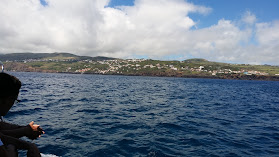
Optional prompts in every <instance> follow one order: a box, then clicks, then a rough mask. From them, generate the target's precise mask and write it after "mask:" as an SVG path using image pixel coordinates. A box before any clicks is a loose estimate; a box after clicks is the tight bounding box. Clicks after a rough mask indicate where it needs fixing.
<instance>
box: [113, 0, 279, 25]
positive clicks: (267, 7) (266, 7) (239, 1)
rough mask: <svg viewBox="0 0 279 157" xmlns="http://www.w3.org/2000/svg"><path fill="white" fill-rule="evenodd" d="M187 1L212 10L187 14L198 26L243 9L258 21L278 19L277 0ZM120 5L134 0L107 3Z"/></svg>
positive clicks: (236, 16)
mask: <svg viewBox="0 0 279 157" xmlns="http://www.w3.org/2000/svg"><path fill="white" fill-rule="evenodd" d="M188 2H190V3H194V4H197V5H202V6H206V7H210V8H212V12H211V13H209V14H208V15H199V14H190V15H189V16H190V17H191V18H193V19H194V20H195V21H200V22H199V27H200V28H204V27H209V26H211V25H214V24H216V23H217V22H218V20H220V19H222V18H224V19H229V20H235V19H239V18H241V16H242V14H243V13H244V12H245V11H250V12H252V13H254V14H255V15H256V16H257V20H258V21H259V22H268V21H272V20H276V19H277V20H278V19H279V1H278V0H188ZM121 5H127V6H133V5H134V0H111V1H110V3H109V7H117V6H121Z"/></svg>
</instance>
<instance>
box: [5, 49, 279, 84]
mask: <svg viewBox="0 0 279 157" xmlns="http://www.w3.org/2000/svg"><path fill="white" fill-rule="evenodd" d="M17 55H18V56H17ZM4 56H5V57H6V58H5V57H4V58H2V57H3V55H2V56H1V55H0V61H4V64H5V68H6V70H9V71H34V72H59V73H86V74H110V75H139V76H171V77H194V78H196V77H198V78H222V79H257V80H279V67H278V66H269V65H248V64H228V63H219V62H211V61H207V60H205V59H200V58H198V59H189V60H185V61H160V60H150V59H148V60H146V59H127V60H123V59H115V58H107V57H86V56H77V55H73V54H69V53H52V54H46V53H44V54H34V55H33V53H24V54H7V55H4ZM8 57H9V58H8ZM13 59H14V60H13Z"/></svg>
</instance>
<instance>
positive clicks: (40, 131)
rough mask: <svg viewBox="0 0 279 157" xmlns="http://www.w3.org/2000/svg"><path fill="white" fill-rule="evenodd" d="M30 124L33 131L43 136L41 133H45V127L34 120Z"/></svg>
mask: <svg viewBox="0 0 279 157" xmlns="http://www.w3.org/2000/svg"><path fill="white" fill-rule="evenodd" d="M29 126H30V127H31V128H32V130H33V131H35V132H38V133H39V137H41V134H45V132H44V131H43V129H42V128H41V127H40V125H37V124H34V121H32V122H30V123H29Z"/></svg>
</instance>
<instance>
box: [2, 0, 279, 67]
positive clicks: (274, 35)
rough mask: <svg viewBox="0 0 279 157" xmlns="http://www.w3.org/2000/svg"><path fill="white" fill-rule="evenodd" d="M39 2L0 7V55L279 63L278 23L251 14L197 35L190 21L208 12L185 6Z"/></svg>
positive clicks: (177, 1) (175, 0)
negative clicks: (21, 54)
mask: <svg viewBox="0 0 279 157" xmlns="http://www.w3.org/2000/svg"><path fill="white" fill-rule="evenodd" d="M45 2H46V4H45V5H42V4H41V3H40V1H39V0H24V1H19V0H2V1H1V2H0V20H1V25H0V36H1V38H0V52H2V53H14V52H71V53H75V54H78V55H89V56H108V57H119V58H135V57H140V56H145V57H149V58H153V59H164V58H168V57H169V58H175V59H178V60H180V59H187V58H193V57H201V58H205V59H208V60H213V61H225V62H232V63H253V64H263V63H269V64H278V60H279V55H278V53H279V52H278V50H279V42H278V41H279V21H270V22H266V23H261V22H257V16H256V15H255V14H253V13H252V12H250V11H246V12H243V16H242V17H241V18H240V19H237V20H231V19H220V20H219V21H218V22H217V23H216V24H215V25H212V26H209V27H206V28H198V27H197V23H198V21H194V20H193V19H192V18H191V16H190V14H201V15H203V16H207V15H208V14H210V13H211V12H212V11H214V9H213V8H209V7H206V6H200V5H195V4H193V3H190V2H187V1H184V0H154V1H150V0H135V2H134V5H133V6H118V7H109V2H110V1H109V0H94V1H92V0H82V1H80V0H71V1H69V0H59V1H58V0H45ZM278 20H279V19H278Z"/></svg>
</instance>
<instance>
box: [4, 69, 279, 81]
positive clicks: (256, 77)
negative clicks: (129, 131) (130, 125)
mask: <svg viewBox="0 0 279 157" xmlns="http://www.w3.org/2000/svg"><path fill="white" fill-rule="evenodd" d="M7 72H38V73H57V74H80V75H82V74H86V75H116V76H147V77H173V78H193V79H195V78H199V79H220V80H251V81H252V80H255V81H279V76H265V75H240V74H228V75H222V76H216V75H215V76H202V75H163V74H160V75H158V74H116V73H108V74H100V73H75V72H53V71H52V72H51V71H7Z"/></svg>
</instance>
